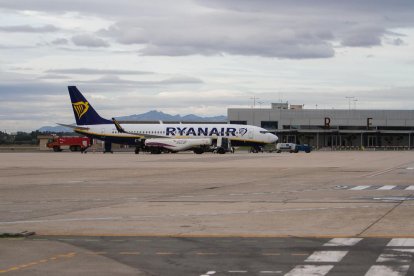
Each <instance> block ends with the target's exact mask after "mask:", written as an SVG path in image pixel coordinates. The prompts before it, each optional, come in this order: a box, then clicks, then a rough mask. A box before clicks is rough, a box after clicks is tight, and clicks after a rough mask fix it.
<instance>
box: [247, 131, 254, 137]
mask: <svg viewBox="0 0 414 276" xmlns="http://www.w3.org/2000/svg"><path fill="white" fill-rule="evenodd" d="M247 137H249V139H253V130H249V131H248V132H247Z"/></svg>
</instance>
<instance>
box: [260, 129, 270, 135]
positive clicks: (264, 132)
mask: <svg viewBox="0 0 414 276" xmlns="http://www.w3.org/2000/svg"><path fill="white" fill-rule="evenodd" d="M260 133H262V134H266V133H270V131H266V130H261V131H260Z"/></svg>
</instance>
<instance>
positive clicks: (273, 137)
mask: <svg viewBox="0 0 414 276" xmlns="http://www.w3.org/2000/svg"><path fill="white" fill-rule="evenodd" d="M278 139H279V138H278V137H277V136H276V135H274V134H271V133H269V142H270V143H275V142H276V141H277V140H278Z"/></svg>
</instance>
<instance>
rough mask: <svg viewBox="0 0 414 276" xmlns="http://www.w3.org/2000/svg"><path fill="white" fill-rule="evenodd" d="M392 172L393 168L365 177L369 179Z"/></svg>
mask: <svg viewBox="0 0 414 276" xmlns="http://www.w3.org/2000/svg"><path fill="white" fill-rule="evenodd" d="M393 170H394V168H389V169H386V170H382V171H379V172H376V173H373V174H369V175H367V176H366V177H368V178H370V177H374V176H377V175H381V174H385V173H389V172H390V171H393Z"/></svg>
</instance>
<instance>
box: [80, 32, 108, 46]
mask: <svg viewBox="0 0 414 276" xmlns="http://www.w3.org/2000/svg"><path fill="white" fill-rule="evenodd" d="M72 42H73V43H74V44H75V45H76V46H85V47H109V43H108V42H106V41H105V40H103V39H101V38H98V37H95V36H93V35H89V34H81V35H75V36H73V37H72Z"/></svg>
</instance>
